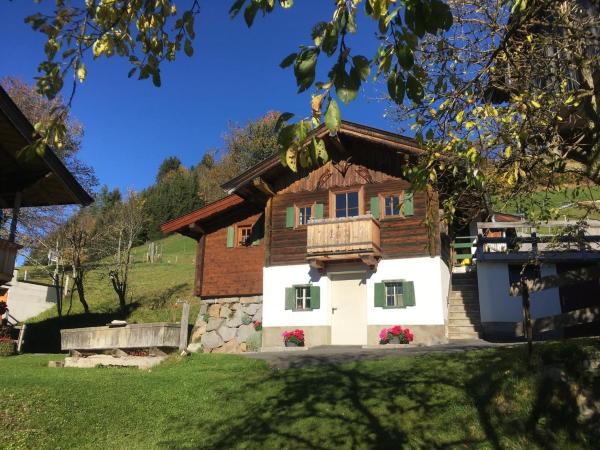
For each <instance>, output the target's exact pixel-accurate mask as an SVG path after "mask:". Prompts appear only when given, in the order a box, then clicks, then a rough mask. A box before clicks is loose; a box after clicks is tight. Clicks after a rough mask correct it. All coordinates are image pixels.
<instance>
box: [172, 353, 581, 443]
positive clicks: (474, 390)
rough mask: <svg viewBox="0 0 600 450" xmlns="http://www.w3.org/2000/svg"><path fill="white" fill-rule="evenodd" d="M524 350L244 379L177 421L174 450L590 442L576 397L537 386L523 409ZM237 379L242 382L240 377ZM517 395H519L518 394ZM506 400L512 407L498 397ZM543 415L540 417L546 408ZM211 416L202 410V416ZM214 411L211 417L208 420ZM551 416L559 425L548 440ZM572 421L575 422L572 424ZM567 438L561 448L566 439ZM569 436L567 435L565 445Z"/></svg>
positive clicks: (174, 420)
mask: <svg viewBox="0 0 600 450" xmlns="http://www.w3.org/2000/svg"><path fill="white" fill-rule="evenodd" d="M516 351H518V350H516V349H499V350H496V351H491V352H490V351H484V352H467V353H465V354H463V355H449V356H446V355H435V356H433V355H427V356H415V357H411V358H403V360H404V361H401V360H400V359H386V360H381V361H378V362H361V363H353V364H345V365H338V366H333V365H327V364H324V365H322V366H320V367H311V368H307V369H289V370H282V371H271V372H269V373H268V374H267V375H265V377H264V378H263V379H261V380H260V381H258V382H256V381H247V380H244V379H240V380H239V383H232V385H235V387H232V388H230V389H227V390H223V391H222V392H219V396H220V399H219V401H216V402H214V405H205V406H204V408H205V410H204V412H202V413H198V415H194V413H193V412H191V411H189V412H188V414H187V415H185V416H184V417H183V418H182V417H181V416H179V417H172V418H170V419H171V420H170V421H169V423H170V424H171V426H170V429H169V430H167V431H166V433H165V434H166V435H168V436H169V438H168V439H166V440H165V441H164V442H162V443H161V444H162V446H166V447H169V448H182V447H186V448H208V449H222V448H294V449H297V448H311V449H333V448H335V449H340V448H376V449H388V448H390V449H391V448H394V449H397V448H455V447H461V448H470V447H478V446H480V447H485V448H506V447H513V448H514V447H523V446H525V447H529V448H530V447H533V448H536V447H538V448H547V444H548V443H549V442H554V444H555V446H560V443H561V442H562V444H565V443H576V444H579V445H580V446H581V444H582V443H583V444H584V443H585V442H586V440H585V436H583V435H582V434H578V433H571V432H570V430H571V429H572V428H573V427H574V426H575V425H576V420H577V419H576V415H574V416H573V415H572V413H573V410H572V409H569V408H566V409H565V410H564V411H563V410H561V409H560V405H568V404H572V402H573V401H574V399H573V398H572V396H571V395H570V394H569V392H564V391H560V390H556V389H550V390H551V391H552V392H551V396H559V397H561V398H560V401H559V402H558V403H557V405H555V407H554V408H552V409H550V410H549V411H547V410H546V411H544V408H546V407H547V406H548V403H547V402H546V399H547V398H548V392H546V391H545V390H544V389H546V390H547V386H546V387H544V384H536V383H530V384H529V386H535V387H537V389H536V390H535V392H533V393H532V395H531V397H532V398H533V404H534V405H535V407H534V408H533V409H532V408H531V403H532V402H529V403H528V404H526V403H523V402H519V399H518V398H512V397H511V395H512V396H515V395H520V394H521V392H520V390H519V383H518V380H517V381H515V379H514V377H517V378H518V377H520V376H523V377H533V379H535V377H536V375H535V374H531V373H529V374H527V373H525V371H526V370H527V369H526V368H525V369H524V367H526V366H523V364H522V361H520V360H518V358H515V352H516ZM232 376H235V375H232ZM515 387H516V389H515ZM502 396H504V400H505V401H506V402H507V404H502V402H501V401H499V399H500V398H501V397H502ZM540 407H541V409H540ZM200 411H202V408H200ZM207 411H210V413H208V412H207ZM540 413H541V414H542V415H543V416H544V417H546V419H545V423H546V424H547V425H546V427H545V428H548V427H552V428H553V429H552V430H551V434H552V436H551V437H552V439H555V440H554V441H548V439H549V436H548V433H539V432H537V431H536V429H535V427H531V425H530V423H531V421H535V422H536V423H538V422H539V417H537V416H536V415H539V414H540ZM569 415H571V416H569ZM560 436H562V439H566V440H562V441H560V439H559V437H560ZM565 436H566V437H565Z"/></svg>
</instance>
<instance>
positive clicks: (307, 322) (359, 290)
mask: <svg viewBox="0 0 600 450" xmlns="http://www.w3.org/2000/svg"><path fill="white" fill-rule="evenodd" d="M313 135H316V136H318V137H320V138H322V139H324V141H325V143H326V146H327V149H328V152H329V155H330V161H329V162H327V163H326V164H324V165H322V166H320V167H315V168H312V169H309V170H302V171H300V172H298V173H293V172H291V171H290V170H289V169H288V168H285V167H283V166H282V165H281V163H280V162H279V156H278V155H275V156H273V157H272V158H269V159H267V160H265V161H263V162H261V163H259V164H257V165H256V166H254V167H252V168H250V169H249V170H248V171H246V172H244V173H242V174H241V175H239V176H237V177H236V178H234V179H232V180H230V181H228V182H227V183H225V184H224V185H223V188H224V189H225V190H226V191H227V193H228V195H227V196H226V197H225V198H223V199H221V200H218V201H216V202H214V203H211V204H209V205H206V206H205V207H203V208H201V209H199V210H197V211H194V212H191V213H190V214H187V215H185V216H182V217H179V218H177V219H175V220H172V221H170V222H168V223H166V224H164V225H163V226H162V230H163V232H166V233H168V232H179V233H181V234H184V235H187V236H191V237H193V238H194V239H196V240H197V241H198V247H197V257H196V279H195V294H196V295H197V296H199V297H201V298H202V299H203V300H205V303H207V304H230V305H229V306H228V307H227V309H226V313H225V314H222V313H219V314H217V313H216V312H215V314H212V316H216V317H211V319H209V323H208V324H204V328H203V331H206V334H205V336H203V341H202V342H203V344H208V345H205V348H207V347H208V348H210V347H211V346H213V347H215V346H219V345H223V344H224V342H225V341H226V339H227V338H231V336H232V333H231V332H230V331H227V329H226V328H225V327H226V325H227V323H229V322H231V320H232V319H231V317H229V316H228V314H230V315H235V311H237V310H239V309H240V308H242V309H243V308H244V304H247V303H252V302H256V301H258V302H260V301H262V317H261V319H262V325H263V343H262V345H263V346H265V347H273V346H281V345H282V333H283V331H285V330H290V329H296V328H301V329H303V330H304V333H305V336H306V345H307V346H315V345H324V344H334V345H368V344H377V343H378V342H379V337H378V336H379V332H380V330H381V329H382V328H383V327H388V326H393V325H397V324H400V325H402V326H409V327H410V328H411V330H412V331H413V333H414V335H415V341H416V342H424V343H433V342H441V341H445V340H446V338H447V325H448V323H447V322H448V314H447V299H448V293H449V288H450V269H449V262H448V261H447V260H445V259H444V257H443V255H442V246H441V242H442V235H443V230H442V227H440V224H439V221H438V211H439V204H438V198H437V195H436V193H435V192H432V191H427V192H423V191H415V192H413V191H412V190H411V185H410V183H409V182H408V181H407V180H406V179H405V178H404V177H403V176H402V171H403V168H404V167H405V166H406V165H407V164H411V162H414V160H415V158H416V157H418V155H419V154H420V153H421V150H420V149H419V147H418V145H417V144H416V142H415V141H414V140H412V139H409V138H405V137H402V136H398V135H396V134H393V133H389V132H385V131H382V130H377V129H373V128H370V127H366V126H363V125H358V124H354V123H350V122H343V123H342V125H341V128H340V130H339V133H338V135H337V136H336V137H331V136H329V133H328V131H327V129H326V128H324V127H323V126H321V127H319V128H317V129H316V130H314V131H313ZM426 218H428V219H429V220H428V223H429V225H428V226H426V225H425V222H426V221H425V219H426ZM236 303H239V305H241V306H237V305H236ZM208 311H209V312H211V310H210V308H209V309H208ZM209 316H210V314H209ZM255 317H256V316H255ZM213 319H214V320H213ZM234 322H235V321H234ZM219 330H221V332H220V331H219ZM211 332H213V333H214V334H212V336H209V335H210V333H211ZM224 334H226V335H227V337H226V338H225V339H222V337H223V335H224ZM237 337H238V338H239V340H241V341H243V339H244V338H245V333H242V336H240V335H239V333H238V335H237ZM234 347H235V346H233V347H232V349H234Z"/></svg>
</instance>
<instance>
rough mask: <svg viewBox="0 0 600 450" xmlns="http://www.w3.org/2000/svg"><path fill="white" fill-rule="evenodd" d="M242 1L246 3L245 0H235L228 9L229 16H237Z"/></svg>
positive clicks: (242, 4) (242, 3)
mask: <svg viewBox="0 0 600 450" xmlns="http://www.w3.org/2000/svg"><path fill="white" fill-rule="evenodd" d="M244 3H246V0H236V1H235V2H234V3H233V5H231V8H230V9H229V17H231V18H234V17H235V16H237V15H238V14H239V12H240V11H241V9H242V6H244Z"/></svg>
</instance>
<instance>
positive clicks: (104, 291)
mask: <svg viewBox="0 0 600 450" xmlns="http://www.w3.org/2000/svg"><path fill="white" fill-rule="evenodd" d="M160 243H161V244H162V253H163V257H162V261H161V262H158V263H154V264H150V263H147V262H145V254H146V252H147V249H148V246H147V245H141V246H139V247H136V248H135V249H134V264H133V266H132V269H131V274H130V289H129V294H128V296H127V298H128V302H129V303H130V308H129V312H128V313H127V314H126V315H125V317H123V316H122V315H121V313H120V312H119V311H118V309H119V308H118V307H119V301H118V298H117V295H116V294H115V292H114V290H113V288H112V285H111V283H110V279H109V278H108V269H107V268H106V267H100V268H98V269H96V270H93V271H91V272H90V273H89V274H88V275H87V278H86V299H87V301H88V303H89V305H90V309H91V314H89V315H84V314H82V313H83V308H82V307H81V304H80V303H79V300H78V298H77V293H75V294H74V295H73V301H72V307H71V309H70V311H69V299H67V300H65V305H64V317H63V318H61V319H59V318H58V317H57V313H56V309H55V308H53V309H50V310H48V311H46V312H45V313H43V314H41V315H39V316H38V317H36V318H34V319H32V320H29V321H28V323H29V326H28V330H27V347H26V350H27V351H36V352H40V351H42V352H56V351H58V350H59V349H60V345H59V341H60V337H59V330H60V329H61V328H75V327H83V326H93V325H106V323H108V322H109V321H110V320H112V319H115V318H125V319H127V320H128V321H129V322H130V323H144V322H162V321H176V320H179V317H180V311H181V309H180V308H178V305H177V301H178V300H186V301H188V302H190V303H191V304H192V309H191V318H192V320H195V318H196V315H197V311H198V308H199V305H198V300H197V299H196V298H194V297H193V295H192V289H193V283H194V270H195V265H194V257H195V254H196V241H194V240H193V239H190V238H187V237H184V236H181V235H172V236H169V237H167V238H165V239H163V240H161V241H160ZM25 270H27V271H28V279H29V280H34V281H41V282H45V283H50V279H49V277H48V276H47V275H46V274H45V273H44V272H43V271H42V270H40V269H36V268H34V267H23V268H21V269H20V270H19V276H23V274H24V271H25Z"/></svg>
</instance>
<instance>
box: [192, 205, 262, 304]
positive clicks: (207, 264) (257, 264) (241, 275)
mask: <svg viewBox="0 0 600 450" xmlns="http://www.w3.org/2000/svg"><path fill="white" fill-rule="evenodd" d="M235 225H252V226H253V227H255V228H256V232H255V230H253V235H254V234H256V237H260V238H261V239H260V242H259V244H258V245H249V246H247V247H236V246H234V247H227V228H228V226H235ZM214 228H215V229H214V231H212V232H209V233H208V234H206V235H205V237H204V248H203V252H200V251H199V252H198V256H200V253H203V258H198V259H197V264H198V265H199V266H197V268H198V269H199V272H200V273H197V274H196V295H200V296H202V297H235V296H239V295H255V294H262V279H263V262H264V254H265V242H264V241H265V240H264V217H263V213H257V214H254V215H251V216H248V217H242V218H238V220H236V221H235V222H229V223H221V224H220V226H219V227H218V228H217V227H214ZM198 245H199V246H200V245H202V242H201V241H200V242H199V243H198Z"/></svg>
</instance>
